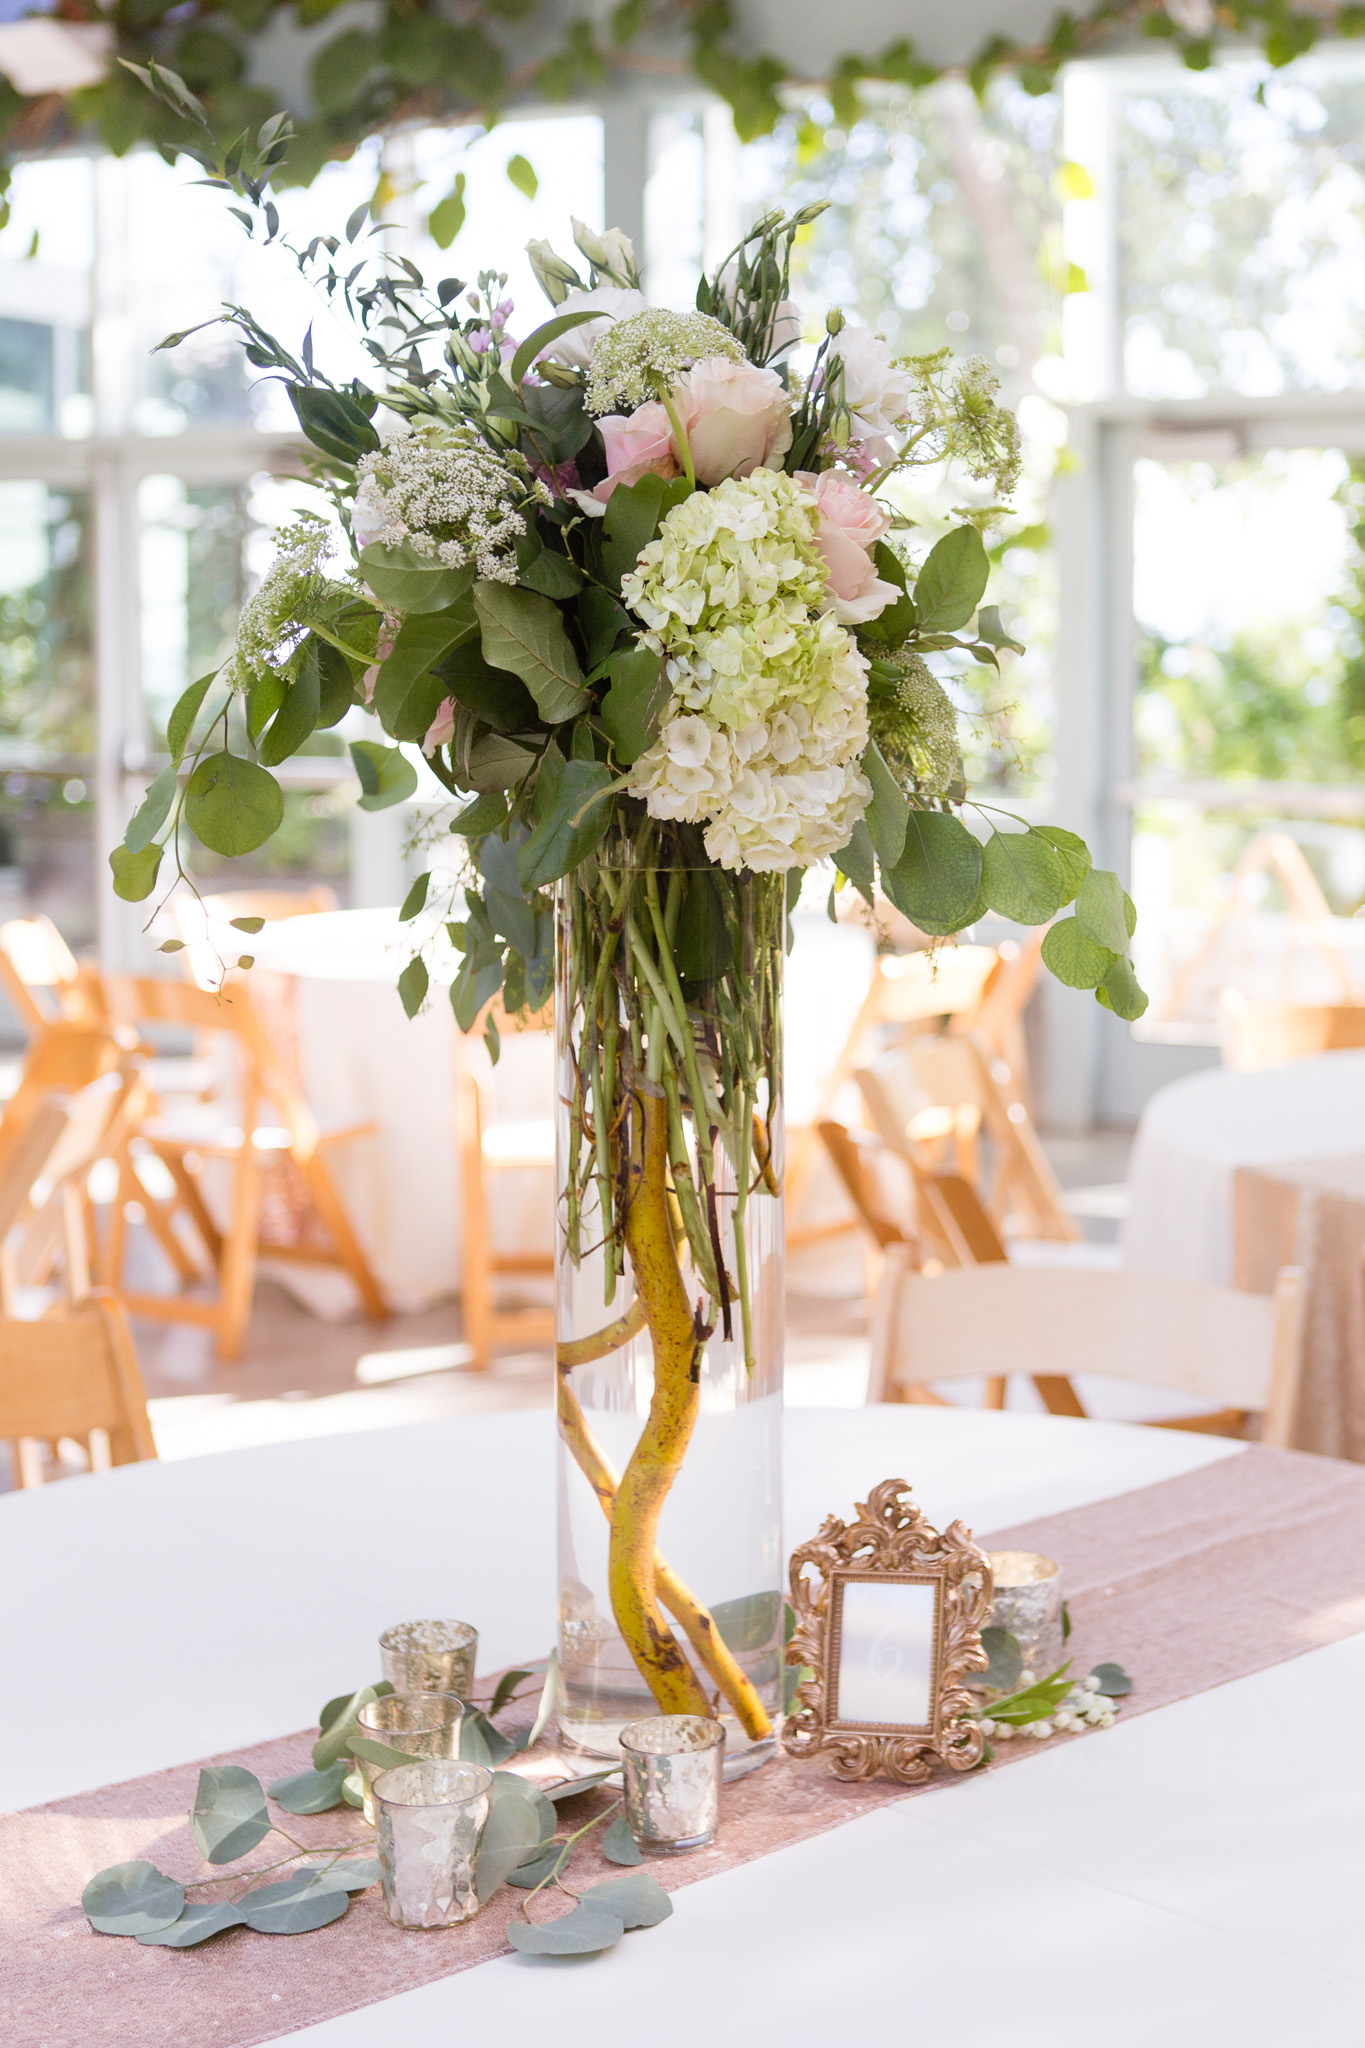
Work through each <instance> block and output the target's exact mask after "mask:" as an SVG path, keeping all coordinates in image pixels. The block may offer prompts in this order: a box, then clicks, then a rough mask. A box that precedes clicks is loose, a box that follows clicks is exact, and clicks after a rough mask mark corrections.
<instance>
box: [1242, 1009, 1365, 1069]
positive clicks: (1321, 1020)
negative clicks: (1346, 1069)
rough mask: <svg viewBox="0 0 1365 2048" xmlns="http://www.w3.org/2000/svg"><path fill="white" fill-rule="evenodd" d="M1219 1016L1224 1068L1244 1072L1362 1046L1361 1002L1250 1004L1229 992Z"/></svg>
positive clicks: (1364, 1039) (1363, 1015)
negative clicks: (1221, 1016) (1232, 1068)
mask: <svg viewBox="0 0 1365 2048" xmlns="http://www.w3.org/2000/svg"><path fill="white" fill-rule="evenodd" d="M1222 1012H1223V1065H1224V1066H1225V1067H1234V1068H1237V1069H1239V1070H1240V1071H1242V1072H1244V1073H1245V1072H1250V1071H1251V1070H1253V1069H1255V1068H1258V1067H1280V1066H1284V1065H1286V1064H1287V1062H1288V1061H1290V1060H1304V1059H1311V1058H1312V1057H1313V1055H1314V1054H1315V1053H1320V1052H1346V1051H1350V1050H1353V1049H1356V1048H1358V1047H1361V1046H1365V1003H1249V1002H1248V1001H1247V999H1246V997H1245V996H1243V995H1241V994H1240V993H1239V992H1238V991H1237V990H1235V989H1227V990H1225V991H1224V993H1223V997H1222Z"/></svg>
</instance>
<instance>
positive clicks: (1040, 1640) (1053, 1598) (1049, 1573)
mask: <svg viewBox="0 0 1365 2048" xmlns="http://www.w3.org/2000/svg"><path fill="white" fill-rule="evenodd" d="M989 1562H990V1567H991V1573H992V1576H993V1578H994V1580H995V1598H994V1603H993V1605H992V1607H991V1622H992V1625H993V1626H994V1627H996V1628H1005V1629H1008V1630H1009V1632H1010V1634H1011V1635H1012V1636H1013V1637H1014V1639H1015V1641H1016V1642H1017V1643H1018V1645H1019V1648H1020V1651H1021V1653H1022V1655H1023V1660H1024V1662H1023V1669H1024V1670H1025V1671H1031V1672H1032V1673H1033V1676H1034V1677H1035V1678H1036V1679H1037V1678H1047V1677H1048V1676H1049V1675H1050V1674H1051V1673H1052V1672H1054V1671H1055V1670H1056V1669H1057V1667H1058V1665H1059V1664H1061V1663H1062V1662H1063V1658H1064V1652H1063V1649H1062V1575H1061V1572H1060V1571H1059V1570H1058V1568H1057V1566H1056V1564H1055V1562H1054V1561H1053V1559H1052V1558H1050V1557H1039V1556H1038V1555H1037V1553H1036V1552H1034V1551H1032V1550H993V1551H991V1552H990V1553H989Z"/></svg>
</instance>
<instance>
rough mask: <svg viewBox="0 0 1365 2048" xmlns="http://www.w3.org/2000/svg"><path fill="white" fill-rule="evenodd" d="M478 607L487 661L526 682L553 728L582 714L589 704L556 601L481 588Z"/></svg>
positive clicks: (500, 586) (499, 586)
mask: <svg viewBox="0 0 1365 2048" xmlns="http://www.w3.org/2000/svg"><path fill="white" fill-rule="evenodd" d="M474 604H475V608H476V609H477V611H478V614H479V625H480V627H481V629H482V635H483V652H484V659H485V660H486V661H488V662H489V663H490V664H491V665H492V667H494V668H505V669H509V670H510V671H511V673H512V674H513V675H514V676H520V677H521V680H522V681H523V682H524V683H525V685H526V687H527V689H528V690H529V691H530V692H531V695H532V696H533V697H534V699H535V702H536V709H537V710H538V711H539V713H540V715H541V717H542V718H543V719H544V720H545V721H546V723H547V724H548V725H558V724H560V723H561V722H562V721H563V720H564V719H566V718H572V717H573V716H574V715H575V713H577V712H579V711H581V710H582V708H583V706H584V705H585V704H586V703H587V701H588V693H587V691H586V690H585V689H584V687H583V671H582V669H581V668H580V667H579V665H578V657H577V655H576V654H575V653H574V651H573V648H572V647H571V646H570V644H569V636H568V634H567V633H566V632H565V630H564V619H563V616H562V614H561V612H560V609H559V606H558V605H557V604H555V603H554V601H553V600H552V599H551V598H548V597H541V596H540V595H539V593H538V592H536V591H534V590H519V589H517V588H516V586H515V585H514V584H510V583H476V584H475V585H474Z"/></svg>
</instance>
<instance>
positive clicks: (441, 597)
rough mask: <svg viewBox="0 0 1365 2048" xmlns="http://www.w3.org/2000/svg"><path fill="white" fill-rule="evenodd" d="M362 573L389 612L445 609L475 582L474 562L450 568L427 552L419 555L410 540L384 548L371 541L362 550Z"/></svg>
mask: <svg viewBox="0 0 1365 2048" xmlns="http://www.w3.org/2000/svg"><path fill="white" fill-rule="evenodd" d="M360 573H361V575H362V576H363V577H364V578H365V581H366V583H367V585H368V586H369V588H370V590H371V591H373V593H374V595H375V597H376V598H377V599H378V600H379V602H380V604H381V605H383V606H384V608H385V610H387V611H395V612H401V613H403V615H404V617H405V618H406V617H407V615H408V614H409V613H412V612H443V611H445V610H446V609H447V608H448V607H449V606H450V605H453V604H458V603H459V601H460V599H461V598H462V597H467V596H468V595H469V591H470V587H471V585H472V584H473V582H474V565H473V563H469V564H467V565H466V566H465V567H464V568H462V569H447V568H445V567H444V566H443V565H442V564H441V563H440V562H433V561H432V560H431V559H430V558H429V557H428V556H426V555H419V554H418V552H417V550H416V549H415V548H414V547H413V546H412V545H411V543H410V542H408V541H400V542H399V543H398V545H397V546H396V547H385V546H384V545H383V543H382V542H380V541H372V542H371V544H370V545H369V547H366V548H362V549H361V550H360Z"/></svg>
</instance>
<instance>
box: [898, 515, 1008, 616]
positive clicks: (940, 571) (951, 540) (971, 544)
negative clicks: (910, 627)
mask: <svg viewBox="0 0 1365 2048" xmlns="http://www.w3.org/2000/svg"><path fill="white" fill-rule="evenodd" d="M990 573H991V565H990V560H989V558H988V556H987V554H986V549H985V545H984V543H983V541H982V539H981V535H980V534H979V533H978V532H977V530H976V528H975V527H974V526H955V527H954V528H953V530H952V532H951V533H945V534H944V536H943V539H942V540H941V541H939V542H938V543H937V545H936V546H934V547H932V548H931V549H930V550H929V553H928V555H927V557H926V558H925V563H924V567H923V568H922V569H921V570H920V572H919V575H918V577H917V578H916V580H915V610H916V612H917V614H918V619H919V627H920V630H921V632H924V633H955V632H956V631H957V629H958V627H959V626H965V625H966V623H967V621H968V619H969V618H970V617H971V616H972V613H973V612H974V611H975V610H976V608H977V606H978V605H979V604H980V602H981V599H982V595H983V593H984V592H985V588H986V584H987V581H988V580H989V577H990Z"/></svg>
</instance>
